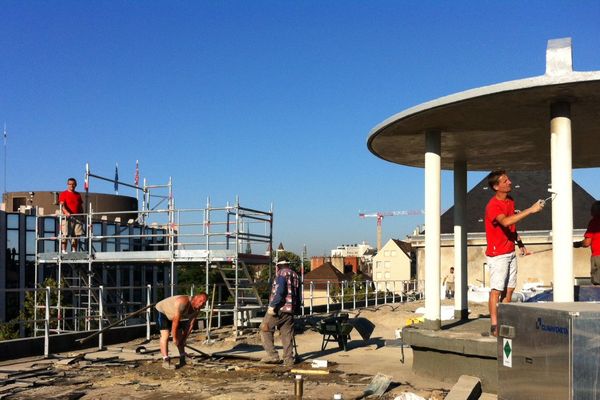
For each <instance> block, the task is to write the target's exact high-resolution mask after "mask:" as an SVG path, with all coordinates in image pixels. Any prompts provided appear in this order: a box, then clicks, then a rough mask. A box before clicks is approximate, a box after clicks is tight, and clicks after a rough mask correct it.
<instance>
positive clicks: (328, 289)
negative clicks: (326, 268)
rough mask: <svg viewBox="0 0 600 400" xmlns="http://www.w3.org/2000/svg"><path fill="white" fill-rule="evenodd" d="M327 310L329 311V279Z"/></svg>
mask: <svg viewBox="0 0 600 400" xmlns="http://www.w3.org/2000/svg"><path fill="white" fill-rule="evenodd" d="M327 312H329V281H327Z"/></svg>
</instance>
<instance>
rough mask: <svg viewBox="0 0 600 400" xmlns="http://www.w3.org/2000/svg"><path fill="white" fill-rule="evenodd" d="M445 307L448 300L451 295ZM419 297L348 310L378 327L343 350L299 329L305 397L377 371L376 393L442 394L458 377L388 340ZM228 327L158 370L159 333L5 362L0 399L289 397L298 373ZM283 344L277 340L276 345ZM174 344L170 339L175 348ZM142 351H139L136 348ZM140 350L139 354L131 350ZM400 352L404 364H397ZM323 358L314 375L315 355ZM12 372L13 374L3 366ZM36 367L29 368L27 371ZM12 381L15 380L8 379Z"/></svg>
mask: <svg viewBox="0 0 600 400" xmlns="http://www.w3.org/2000/svg"><path fill="white" fill-rule="evenodd" d="M443 304H444V305H452V303H451V302H450V301H448V300H444V301H443ZM423 306H424V302H422V301H416V302H411V303H394V304H384V305H380V306H378V307H376V308H368V309H360V310H353V311H348V313H349V314H350V317H351V318H352V317H357V316H360V317H362V318H366V319H368V320H369V321H371V322H372V323H373V324H374V325H375V328H374V330H373V333H372V335H371V337H370V338H369V340H362V338H361V337H360V336H359V335H358V334H357V333H356V332H354V331H353V332H352V333H351V340H350V341H349V342H348V351H343V350H342V349H340V348H338V346H337V344H336V343H328V344H327V348H326V349H325V350H324V351H321V345H322V335H321V334H319V333H318V332H316V331H314V330H312V329H310V323H309V324H308V327H309V329H306V330H305V331H304V332H303V333H301V334H297V335H296V343H297V346H298V353H299V355H300V356H301V357H302V362H300V363H299V364H297V365H294V367H293V369H294V370H304V371H308V372H300V374H302V376H303V379H304V382H303V389H304V390H303V391H304V396H303V398H304V399H331V398H332V397H333V395H334V394H335V393H341V394H342V395H343V396H344V397H343V398H344V399H353V398H360V396H362V395H363V393H364V391H365V389H366V388H367V386H368V385H369V383H370V382H371V381H372V379H373V377H374V376H375V375H377V374H378V373H383V374H385V375H387V376H389V377H390V379H391V384H390V386H389V388H388V390H387V392H386V393H385V394H384V395H383V396H382V397H381V399H393V398H395V397H396V396H398V395H399V394H400V393H402V392H405V391H408V392H411V393H414V394H416V395H419V396H421V397H423V398H425V399H435V400H438V399H440V400H441V399H443V398H444V397H445V396H446V394H447V393H448V391H449V390H450V388H451V387H452V385H453V384H454V383H455V382H442V381H438V380H434V379H428V378H424V377H420V376H417V375H415V374H414V373H413V372H412V370H411V365H412V352H411V350H410V348H404V349H403V348H402V347H391V346H386V345H385V344H386V341H388V343H389V341H390V340H393V339H395V331H396V330H397V329H398V328H401V327H403V326H404V325H405V323H406V320H407V319H409V318H413V317H415V314H414V311H415V310H416V309H417V308H419V307H423ZM486 307H487V305H485V304H478V303H473V304H470V311H471V314H470V315H472V316H473V317H478V316H479V315H480V314H486V313H487V310H486ZM231 332H232V331H231V328H230V327H227V328H219V329H216V330H215V331H214V332H212V334H211V339H212V340H211V341H210V342H209V341H206V337H205V336H204V335H201V334H195V335H194V334H192V338H190V340H189V341H188V342H189V343H188V344H189V345H190V346H191V347H192V348H194V349H195V350H199V351H196V352H194V351H190V353H191V354H190V357H189V358H188V363H187V365H185V366H183V367H181V368H179V369H177V370H166V369H164V368H162V360H161V357H160V353H159V352H158V351H157V349H158V340H157V337H154V338H153V340H152V341H150V342H149V343H143V347H141V340H137V341H134V342H129V343H124V344H120V345H116V346H109V347H108V348H107V349H106V350H104V351H94V350H93V349H90V350H89V351H88V352H86V353H85V354H82V353H79V354H75V353H64V354H59V355H56V357H55V358H54V359H50V360H43V359H34V360H20V362H21V363H22V364H20V365H21V366H19V364H18V363H17V361H14V362H13V364H12V365H7V363H3V366H1V367H0V371H1V372H2V373H5V374H4V375H5V377H4V381H3V382H4V385H3V384H2V381H1V380H0V398H15V399H34V398H35V399H39V398H46V399H52V398H54V399H78V398H81V399H115V398H119V399H123V400H125V399H182V398H185V399H188V398H189V399H221V400H225V399H253V400H267V399H269V400H275V399H289V398H293V395H294V377H295V375H296V373H295V372H292V371H291V368H287V367H284V366H282V365H266V364H262V363H260V362H258V361H257V360H259V359H260V358H262V356H264V355H265V353H264V352H263V351H262V348H261V347H260V341H259V338H258V334H257V332H256V331H247V332H246V333H245V334H242V335H240V336H238V337H233V336H232V335H231ZM277 344H279V345H280V343H279V342H278V340H276V345H277ZM174 347H175V346H173V344H172V343H171V344H170V348H171V351H173V348H174ZM140 349H141V350H142V351H143V352H140ZM136 350H138V352H136ZM402 353H403V354H402ZM402 358H403V359H404V362H402V361H401V360H402ZM314 359H320V360H327V362H328V366H327V368H326V369H321V371H327V374H323V375H313V374H312V373H311V371H313V372H314V371H315V369H314V368H312V365H311V364H312V360H314ZM10 370H14V371H15V372H14V373H12V374H11V373H6V371H10ZM28 370H31V371H37V372H33V373H31V372H30V373H29V375H32V376H29V377H28V376H27V371H28ZM11 379H13V380H14V382H11Z"/></svg>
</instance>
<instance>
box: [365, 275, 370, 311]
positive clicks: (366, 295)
mask: <svg viewBox="0 0 600 400" xmlns="http://www.w3.org/2000/svg"><path fill="white" fill-rule="evenodd" d="M365 307H369V281H365Z"/></svg>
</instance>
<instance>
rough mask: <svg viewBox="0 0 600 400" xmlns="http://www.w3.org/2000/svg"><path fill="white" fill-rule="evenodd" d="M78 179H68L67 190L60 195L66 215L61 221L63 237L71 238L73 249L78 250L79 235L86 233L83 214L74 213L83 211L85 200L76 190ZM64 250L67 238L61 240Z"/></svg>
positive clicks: (59, 200) (63, 250)
mask: <svg viewBox="0 0 600 400" xmlns="http://www.w3.org/2000/svg"><path fill="white" fill-rule="evenodd" d="M76 187H77V181H76V180H75V178H69V179H68V180H67V190H65V191H64V192H62V193H61V194H60V196H58V203H59V206H60V211H61V213H62V214H63V215H64V218H63V219H62V223H61V227H60V228H61V232H62V235H63V237H67V238H70V239H71V250H72V251H77V244H78V240H77V237H78V236H83V235H84V230H83V223H82V220H81V218H82V216H78V217H75V216H73V214H81V213H83V200H82V199H81V195H80V194H79V192H77V191H76V190H75V188H76ZM61 248H62V252H63V253H66V252H67V239H63V241H62V242H61Z"/></svg>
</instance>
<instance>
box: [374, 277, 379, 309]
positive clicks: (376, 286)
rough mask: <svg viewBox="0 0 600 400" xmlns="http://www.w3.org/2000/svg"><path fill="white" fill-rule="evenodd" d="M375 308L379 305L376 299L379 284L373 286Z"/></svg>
mask: <svg viewBox="0 0 600 400" xmlns="http://www.w3.org/2000/svg"><path fill="white" fill-rule="evenodd" d="M374 292H375V307H377V306H378V305H379V299H378V296H377V295H378V294H379V283H376V284H375V290H374Z"/></svg>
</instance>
